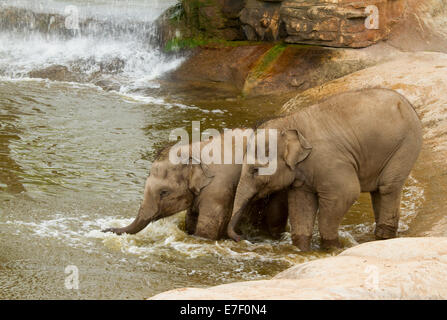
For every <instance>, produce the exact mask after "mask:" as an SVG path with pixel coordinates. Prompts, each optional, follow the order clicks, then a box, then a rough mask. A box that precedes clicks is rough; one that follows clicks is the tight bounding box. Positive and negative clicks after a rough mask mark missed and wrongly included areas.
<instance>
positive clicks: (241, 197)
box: [227, 183, 256, 242]
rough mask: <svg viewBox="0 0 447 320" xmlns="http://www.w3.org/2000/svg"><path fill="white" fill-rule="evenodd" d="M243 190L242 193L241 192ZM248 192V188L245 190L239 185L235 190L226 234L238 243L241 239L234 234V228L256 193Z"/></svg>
mask: <svg viewBox="0 0 447 320" xmlns="http://www.w3.org/2000/svg"><path fill="white" fill-rule="evenodd" d="M242 190H244V191H242ZM247 190H250V189H249V188H245V187H244V186H243V185H242V186H241V183H239V186H238V188H237V192H236V197H235V199H234V206H233V213H232V215H231V220H230V222H229V223H228V227H227V234H228V236H229V237H230V238H231V239H233V240H234V241H236V242H238V241H240V240H241V239H242V238H241V236H240V235H239V234H237V232H236V226H237V225H238V223H239V221H240V219H241V217H242V214H243V213H244V212H245V208H246V207H247V205H248V204H249V203H250V200H251V199H252V198H253V197H254V196H255V194H256V192H255V191H252V192H247Z"/></svg>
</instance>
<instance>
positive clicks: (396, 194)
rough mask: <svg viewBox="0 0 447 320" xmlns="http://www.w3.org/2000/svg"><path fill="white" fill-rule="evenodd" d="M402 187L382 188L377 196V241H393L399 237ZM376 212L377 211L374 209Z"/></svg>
mask: <svg viewBox="0 0 447 320" xmlns="http://www.w3.org/2000/svg"><path fill="white" fill-rule="evenodd" d="M401 196H402V186H399V187H392V188H391V189H390V188H384V187H380V188H379V192H378V194H377V195H376V202H377V204H378V217H377V219H376V230H375V235H376V239H378V240H383V239H391V238H395V237H396V236H397V229H398V227H399V218H400V200H401ZM374 210H375V209H374Z"/></svg>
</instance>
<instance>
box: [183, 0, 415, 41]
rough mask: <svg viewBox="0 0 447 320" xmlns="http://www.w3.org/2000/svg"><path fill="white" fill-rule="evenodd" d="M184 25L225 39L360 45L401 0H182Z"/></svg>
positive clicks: (396, 15) (383, 32)
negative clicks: (185, 22) (184, 17)
mask: <svg viewBox="0 0 447 320" xmlns="http://www.w3.org/2000/svg"><path fill="white" fill-rule="evenodd" d="M183 7H184V10H185V16H186V21H187V23H188V25H190V26H192V27H194V28H197V29H198V30H201V31H203V32H205V33H207V34H208V35H209V36H212V37H220V38H223V39H225V40H242V39H246V40H250V41H277V40H285V41H286V42H288V43H304V44H318V45H325V46H332V47H354V48H359V47H366V46H369V45H371V44H374V43H376V42H378V41H380V40H382V39H385V38H387V37H388V35H389V34H390V31H391V29H392V27H393V26H394V24H395V23H396V22H398V21H399V20H400V19H401V18H402V16H403V14H404V11H405V7H406V6H405V1H404V0H316V1H309V0H289V1H287V0H284V1H283V0H269V1H268V0H245V1H236V0H183Z"/></svg>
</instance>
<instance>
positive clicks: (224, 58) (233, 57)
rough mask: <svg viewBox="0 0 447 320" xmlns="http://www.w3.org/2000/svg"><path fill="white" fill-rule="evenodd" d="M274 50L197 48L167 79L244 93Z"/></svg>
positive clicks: (265, 47)
mask: <svg viewBox="0 0 447 320" xmlns="http://www.w3.org/2000/svg"><path fill="white" fill-rule="evenodd" d="M271 47H272V46H271V45H268V44H264V45H243V46H236V47H224V48H219V47H205V48H197V49H195V50H194V52H193V53H192V54H191V56H190V58H189V59H187V61H185V62H184V63H183V64H182V65H181V66H180V67H179V68H178V69H177V70H175V71H174V72H172V73H171V74H169V75H168V76H167V77H168V78H169V79H170V80H174V81H177V82H178V81H181V82H196V83H197V82H201V83H203V84H204V86H206V83H207V82H214V83H222V84H228V85H230V86H232V87H233V88H235V89H239V90H241V89H242V88H243V86H244V83H245V79H246V77H247V75H248V73H249V71H250V69H251V68H252V67H253V65H254V64H255V63H256V61H257V60H258V59H259V58H260V57H261V56H262V55H263V54H264V53H265V52H267V51H268V50H269V49H270V48H271Z"/></svg>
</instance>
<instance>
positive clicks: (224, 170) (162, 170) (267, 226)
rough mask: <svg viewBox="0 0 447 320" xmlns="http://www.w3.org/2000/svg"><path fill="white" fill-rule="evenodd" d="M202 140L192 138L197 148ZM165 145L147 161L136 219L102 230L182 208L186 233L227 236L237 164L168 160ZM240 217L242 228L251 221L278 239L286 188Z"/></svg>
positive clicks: (143, 222)
mask: <svg viewBox="0 0 447 320" xmlns="http://www.w3.org/2000/svg"><path fill="white" fill-rule="evenodd" d="M219 139H221V138H219ZM221 140H222V147H225V146H224V143H231V144H232V148H234V144H235V143H234V141H231V142H224V140H225V139H221ZM207 143H209V141H205V142H197V144H199V145H200V150H201V149H202V148H203V147H204V145H206V144H207ZM193 147H194V144H190V145H189V151H190V154H191V150H192V148H193ZM195 147H197V146H195ZM170 149H171V148H165V149H164V150H163V151H162V152H161V153H160V155H159V156H158V158H157V160H156V161H154V163H153V164H152V168H151V173H150V175H149V177H148V178H147V180H146V185H145V189H144V199H143V202H142V204H141V206H140V209H139V212H138V215H137V217H136V218H135V220H134V221H133V222H132V223H131V224H130V225H129V226H127V227H123V228H110V229H106V230H103V231H104V232H114V233H116V234H123V233H128V234H135V233H137V232H140V231H141V230H143V229H144V228H145V227H146V226H147V225H148V224H149V223H150V222H153V221H157V220H159V219H162V218H165V217H168V216H171V215H173V214H175V213H178V212H180V211H183V210H187V214H186V221H185V225H186V231H187V233H189V234H193V235H196V236H199V237H203V238H207V239H212V240H217V239H220V238H223V237H226V235H227V234H226V229H227V224H228V222H229V221H230V218H231V212H232V208H233V200H234V195H235V192H236V187H237V184H238V181H239V176H240V173H241V169H242V165H241V164H209V165H206V164H203V163H200V164H192V161H191V160H192V159H191V158H190V161H189V164H182V163H180V164H174V163H172V162H171V161H170V159H169V151H170ZM244 216H247V219H246V222H247V224H246V226H247V228H249V227H250V224H252V225H254V226H255V227H257V228H258V229H260V230H261V231H263V233H265V234H268V235H271V236H272V237H273V238H278V237H279V236H280V234H281V233H282V232H284V230H285V227H286V224H287V193H286V192H279V193H276V194H274V195H272V196H271V197H269V198H268V199H260V201H257V202H255V203H253V205H251V206H250V207H247V208H246V210H245V212H244ZM247 228H246V229H247ZM249 229H250V228H249Z"/></svg>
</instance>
